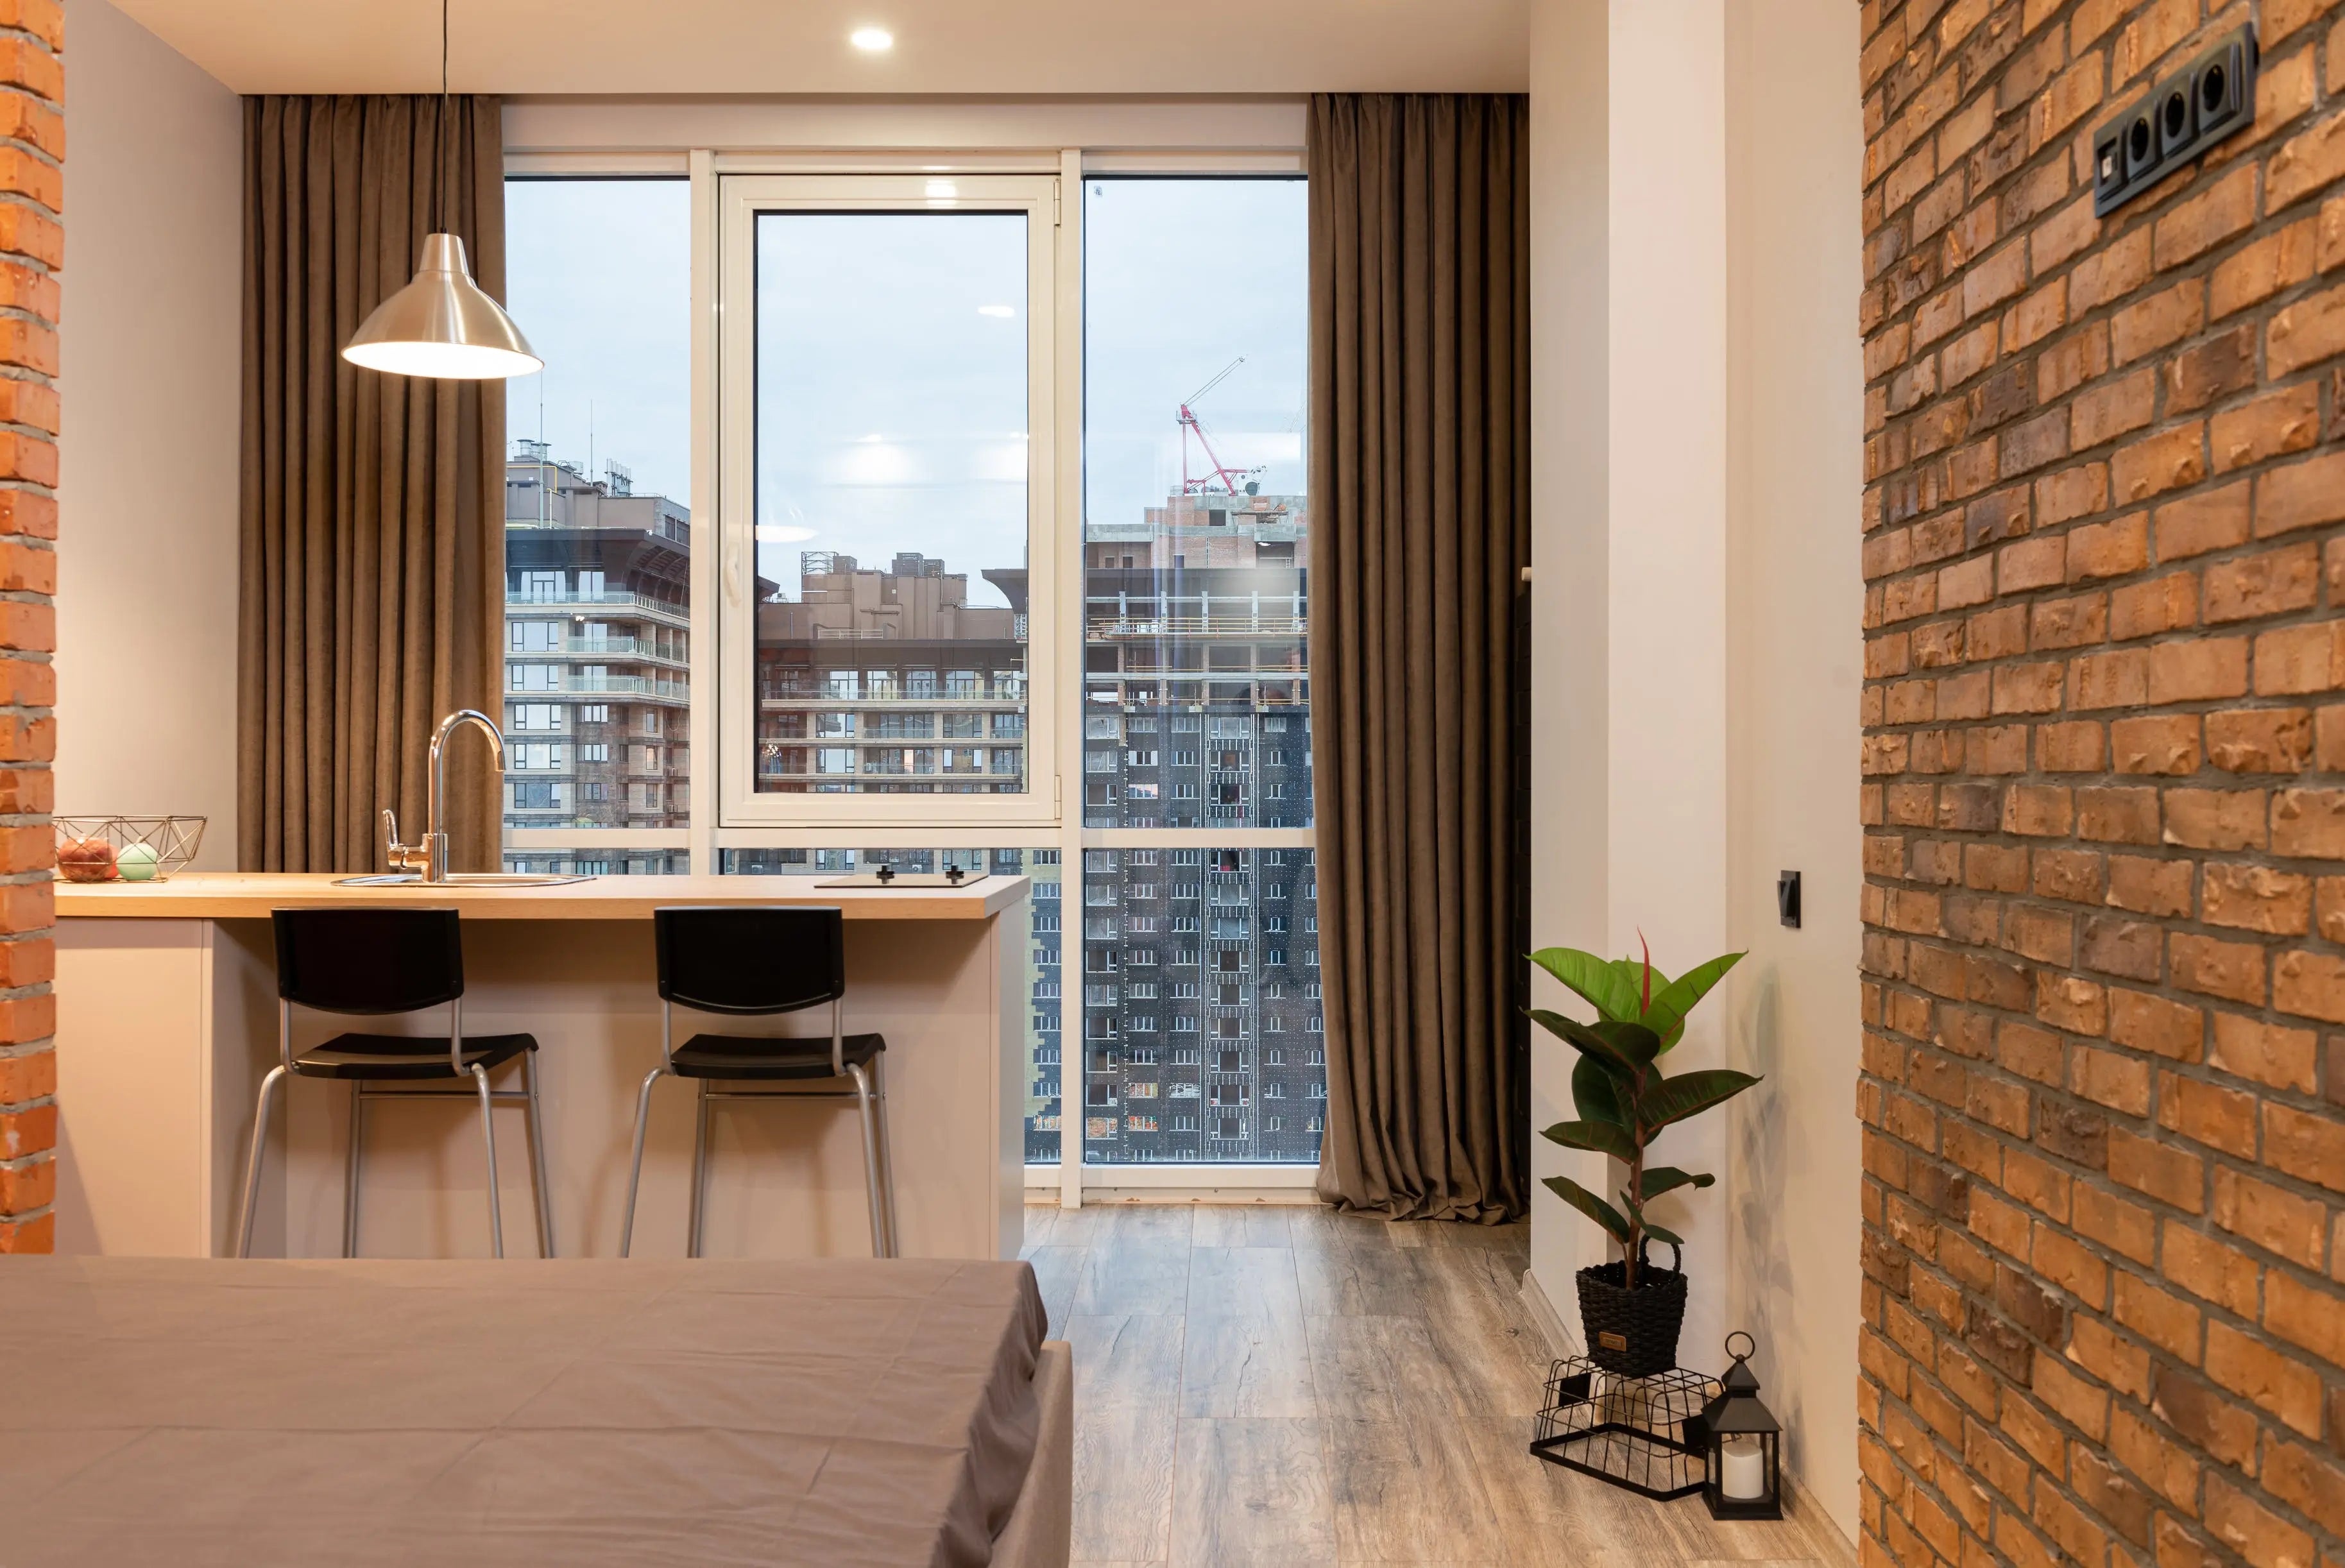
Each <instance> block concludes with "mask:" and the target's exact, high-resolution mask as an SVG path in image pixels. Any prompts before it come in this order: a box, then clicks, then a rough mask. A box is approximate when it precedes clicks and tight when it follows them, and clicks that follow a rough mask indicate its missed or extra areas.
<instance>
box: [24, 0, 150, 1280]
mask: <svg viewBox="0 0 2345 1568" xmlns="http://www.w3.org/2000/svg"><path fill="white" fill-rule="evenodd" d="M64 47H65V15H64V13H63V11H62V10H60V8H59V6H58V4H57V0H0V1252H46V1251H47V1250H49V1249H50V1247H51V1245H52V1242H53V1239H54V1237H55V1234H56V1220H55V1217H54V1215H53V1213H52V1211H51V1209H50V1204H51V1203H52V1201H53V1200H54V1199H55V1198H56V1189H57V1166H56V1130H57V1106H56V1085H57V1071H56V1053H55V1051H54V1050H53V1048H52V1047H53V1045H54V1041H53V1040H52V1039H51V1033H52V1030H53V1027H54V1023H55V1019H56V1001H55V999H54V998H53V997H51V996H50V995H49V976H50V974H51V973H52V971H53V970H54V968H55V966H56V957H55V951H54V948H53V946H52V944H51V941H50V926H51V925H52V923H53V921H52V916H51V910H52V909H53V907H54V905H53V902H52V900H51V897H50V891H49V879H50V874H51V869H52V867H53V866H54V865H55V864H56V845H55V841H54V839H53V838H52V836H51V835H50V832H49V819H48V812H49V807H50V787H49V761H50V758H51V757H52V756H53V755H54V754H56V720H55V719H54V718H53V717H52V716H51V715H50V712H49V705H50V703H52V702H53V701H54V700H55V696H56V676H55V674H54V673H53V672H52V670H51V669H50V665H49V655H50V652H51V650H53V649H54V648H55V647H56V612H55V611H54V610H53V609H52V608H51V606H50V595H51V594H52V593H54V592H56V581H57V572H56V551H55V549H54V544H55V541H56V536H57V501H56V482H57V448H56V433H57V392H56V373H57V280H56V272H57V270H58V268H60V267H61V266H62V265H63V264H64V261H65V227H64V209H65V194H64V192H65V167H64V160H65V151H66V144H65V119H64V116H63V114H62V110H63V107H64V103H65V63H64ZM157 242H158V243H160V240H159V239H158V241H157Z"/></svg>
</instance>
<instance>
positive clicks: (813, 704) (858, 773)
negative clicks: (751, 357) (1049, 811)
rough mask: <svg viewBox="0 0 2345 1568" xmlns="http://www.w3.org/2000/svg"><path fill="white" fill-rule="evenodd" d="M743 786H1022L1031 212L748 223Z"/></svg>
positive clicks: (932, 790)
mask: <svg viewBox="0 0 2345 1568" xmlns="http://www.w3.org/2000/svg"><path fill="white" fill-rule="evenodd" d="M756 278H757V285H756V287H757V303H756V309H757V323H756V341H757V371H756V395H757V409H756V470H757V471H756V540H757V574H758V583H757V599H758V604H757V642H756V661H757V692H756V701H757V716H756V723H757V764H756V787H757V788H758V789H759V790H761V791H767V792H777V793H784V794H1016V793H1019V792H1020V791H1022V790H1024V789H1025V787H1026V719H1027V713H1026V670H1027V666H1026V548H1027V537H1026V536H1027V510H1026V508H1027V450H1026V449H1027V428H1026V425H1027V420H1026V408H1027V402H1026V395H1027V385H1026V367H1027V347H1026V329H1027V322H1026V218H1025V216H1024V215H1023V214H1020V213H877V214H861V213H858V214H840V213H766V214H764V215H762V216H760V217H759V218H758V219H757V233H756Z"/></svg>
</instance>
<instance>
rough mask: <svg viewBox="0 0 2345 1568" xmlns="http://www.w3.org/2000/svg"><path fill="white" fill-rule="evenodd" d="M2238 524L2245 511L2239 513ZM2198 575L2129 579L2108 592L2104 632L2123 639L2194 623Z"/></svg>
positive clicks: (2196, 613) (2196, 614)
mask: <svg viewBox="0 0 2345 1568" xmlns="http://www.w3.org/2000/svg"><path fill="white" fill-rule="evenodd" d="M2240 521H2241V523H2242V524H2244V523H2245V521H2246V514H2245V512H2244V511H2242V513H2241V516H2240ZM2196 624H2198V573H2196V572H2167V574H2166V575H2165V576H2163V577H2156V578H2152V579H2150V580H2149V581H2148V582H2130V583H2127V584H2126V585H2125V586H2123V587H2121V588H2117V589H2115V590H2113V591H2112V592H2110V594H2109V618H2108V633H2109V635H2110V636H2112V637H2114V638H2117V639H2118V640H2119V641H2124V640H2127V639H2129V638H2134V637H2155V636H2157V634H2158V633H2159V632H2173V631H2177V630H2178V629H2180V628H2182V627H2185V626H2193V625H2196Z"/></svg>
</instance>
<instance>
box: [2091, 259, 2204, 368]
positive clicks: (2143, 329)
mask: <svg viewBox="0 0 2345 1568" xmlns="http://www.w3.org/2000/svg"><path fill="white" fill-rule="evenodd" d="M2206 324H2207V282H2206V279H2205V278H2184V279H2183V280H2182V281H2181V282H2179V283H2177V284H2175V285H2173V286H2172V287H2171V288H2164V289H2161V290H2159V291H2158V292H2157V293H2156V294H2150V295H2146V296H2144V297H2143V298H2140V299H2137V300H2136V301H2134V302H2133V303H2132V304H2130V305H2127V306H2124V307H2122V308H2121V309H2118V311H2117V314H2115V315H2114V316H2112V317H2110V318H2109V353H2110V356H2111V358H2112V359H2113V360H2114V362H2115V363H2117V364H2119V365H2130V364H2132V363H2133V362H2134V361H2135V360H2137V359H2141V358H2142V357H2143V356H2144V355H2147V354H2154V353H2156V352H2157V350H2158V349H2165V348H2168V347H2171V346H2172V345H2173V344H2175V343H2178V342H2179V341H2181V340H2182V339H2185V338H2188V337H2189V336H2190V335H2191V334H2192V333H2194V332H2196V331H2198V329H2200V328H2201V327H2204V326H2205V325H2206Z"/></svg>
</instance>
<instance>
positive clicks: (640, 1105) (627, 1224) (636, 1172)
mask: <svg viewBox="0 0 2345 1568" xmlns="http://www.w3.org/2000/svg"><path fill="white" fill-rule="evenodd" d="M666 1076H667V1069H666V1068H665V1067H654V1068H653V1069H652V1070H651V1071H649V1072H647V1073H645V1075H644V1087H643V1088H642V1090H641V1091H640V1092H639V1093H638V1094H637V1095H636V1096H635V1158H634V1163H633V1164H631V1165H629V1166H628V1167H627V1217H626V1219H624V1220H623V1221H622V1222H621V1223H620V1226H619V1256H620V1257H622V1258H624V1257H625V1256H626V1255H627V1249H628V1248H629V1247H632V1246H633V1245H634V1239H635V1191H636V1189H638V1188H640V1187H641V1186H643V1183H644V1124H645V1123H646V1122H648V1121H649V1120H651V1115H652V1085H654V1084H655V1083H657V1082H659V1081H660V1079H661V1078H663V1077H666Z"/></svg>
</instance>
